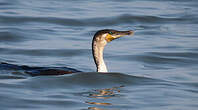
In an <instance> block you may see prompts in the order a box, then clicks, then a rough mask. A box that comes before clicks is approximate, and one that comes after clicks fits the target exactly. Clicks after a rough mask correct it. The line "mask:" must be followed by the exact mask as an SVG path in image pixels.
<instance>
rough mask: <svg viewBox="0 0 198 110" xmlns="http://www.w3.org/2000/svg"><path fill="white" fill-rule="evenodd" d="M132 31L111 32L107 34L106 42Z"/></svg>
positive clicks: (130, 33)
mask: <svg viewBox="0 0 198 110" xmlns="http://www.w3.org/2000/svg"><path fill="white" fill-rule="evenodd" d="M133 34H134V31H131V30H130V31H116V32H114V33H113V34H107V36H106V41H107V42H111V41H112V40H114V39H117V38H120V37H122V36H126V35H133Z"/></svg>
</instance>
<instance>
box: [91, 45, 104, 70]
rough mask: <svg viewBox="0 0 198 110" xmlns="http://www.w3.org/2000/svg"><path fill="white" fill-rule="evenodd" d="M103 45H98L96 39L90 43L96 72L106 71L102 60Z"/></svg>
mask: <svg viewBox="0 0 198 110" xmlns="http://www.w3.org/2000/svg"><path fill="white" fill-rule="evenodd" d="M103 51H104V46H101V45H99V43H97V42H96V41H93V44H92V54H93V57H94V61H95V64H96V68H97V72H107V67H106V65H105V62H104V60H103Z"/></svg>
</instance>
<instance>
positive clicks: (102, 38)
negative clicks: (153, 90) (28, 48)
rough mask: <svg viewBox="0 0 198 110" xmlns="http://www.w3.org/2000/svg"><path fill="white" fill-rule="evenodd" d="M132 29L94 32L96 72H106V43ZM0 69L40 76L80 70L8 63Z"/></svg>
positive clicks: (129, 32)
mask: <svg viewBox="0 0 198 110" xmlns="http://www.w3.org/2000/svg"><path fill="white" fill-rule="evenodd" d="M133 33H134V31H131V30H130V31H117V30H113V29H104V30H99V31H97V32H96V33H95V35H94V37H93V40H92V54H93V58H94V62H95V64H96V68H97V72H108V71H107V67H106V65H105V62H104V59H103V51H104V47H105V46H106V44H107V43H109V42H111V41H112V40H114V39H117V38H120V37H122V36H125V35H132V34H133ZM0 69H8V70H11V69H14V70H24V71H25V73H27V74H29V75H31V76H41V75H63V74H71V73H75V72H81V71H78V70H76V69H72V68H67V67H49V68H48V67H29V66H26V65H23V66H18V65H14V64H8V63H0Z"/></svg>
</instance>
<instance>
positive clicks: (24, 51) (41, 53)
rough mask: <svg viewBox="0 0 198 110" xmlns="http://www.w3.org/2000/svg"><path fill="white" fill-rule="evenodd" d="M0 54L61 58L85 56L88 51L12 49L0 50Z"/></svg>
mask: <svg viewBox="0 0 198 110" xmlns="http://www.w3.org/2000/svg"><path fill="white" fill-rule="evenodd" d="M0 51H1V54H7V55H8V54H12V55H28V56H54V57H57V56H62V57H71V56H79V55H82V54H86V53H87V51H89V50H88V49H13V48H0Z"/></svg>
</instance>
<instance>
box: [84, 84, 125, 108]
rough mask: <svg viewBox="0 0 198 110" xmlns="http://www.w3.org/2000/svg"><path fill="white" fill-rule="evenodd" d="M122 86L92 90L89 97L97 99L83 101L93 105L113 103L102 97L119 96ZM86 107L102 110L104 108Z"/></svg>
mask: <svg viewBox="0 0 198 110" xmlns="http://www.w3.org/2000/svg"><path fill="white" fill-rule="evenodd" d="M122 87H124V86H123V85H122V86H119V87H112V88H106V89H97V90H94V92H93V93H91V94H89V98H92V99H97V100H93V101H86V102H85V103H87V104H90V105H93V106H94V105H103V106H104V105H105V106H109V105H113V104H112V103H108V102H106V100H104V99H109V98H115V97H117V96H119V93H120V89H121V88H122ZM100 99H101V100H100ZM88 109H89V110H104V109H102V108H98V107H89V108H88Z"/></svg>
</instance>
